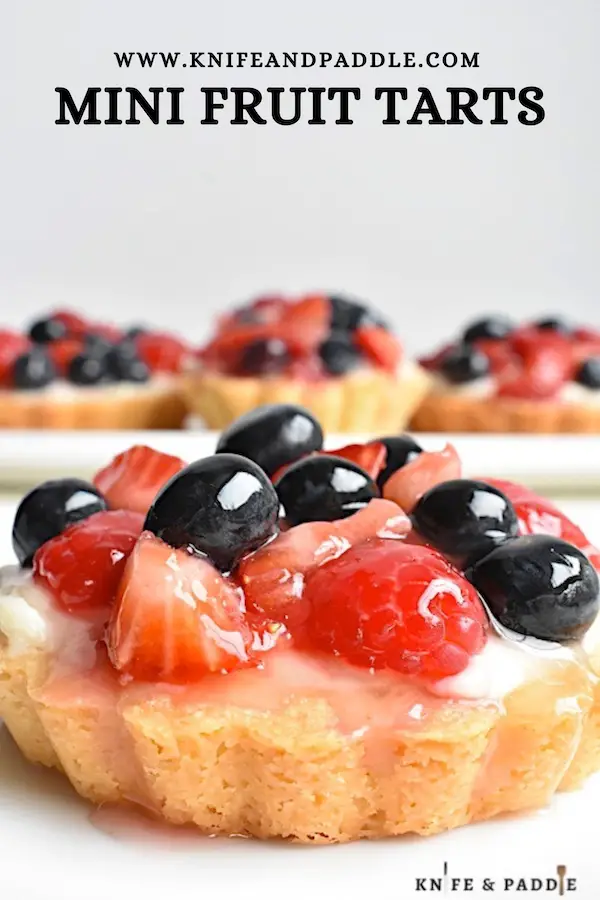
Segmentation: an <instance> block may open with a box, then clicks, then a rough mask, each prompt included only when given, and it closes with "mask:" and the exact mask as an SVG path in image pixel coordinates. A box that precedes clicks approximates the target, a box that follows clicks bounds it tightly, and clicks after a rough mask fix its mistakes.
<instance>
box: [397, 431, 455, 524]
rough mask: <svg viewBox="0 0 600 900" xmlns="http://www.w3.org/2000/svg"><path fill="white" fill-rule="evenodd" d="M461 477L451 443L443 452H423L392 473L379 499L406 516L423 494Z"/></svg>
mask: <svg viewBox="0 0 600 900" xmlns="http://www.w3.org/2000/svg"><path fill="white" fill-rule="evenodd" d="M460 476H461V463H460V459H459V457H458V453H457V452H456V450H455V449H454V447H453V446H452V444H446V446H445V447H444V449H443V450H438V451H435V452H430V453H427V452H423V453H419V455H418V456H417V457H416V458H415V459H413V460H411V461H410V462H409V463H407V464H406V465H405V466H402V468H401V469H398V470H397V471H396V472H394V473H393V474H392V475H391V476H390V477H389V478H388V480H387V481H386V482H385V484H384V486H383V496H384V497H386V499H388V500H393V501H394V503H397V504H398V506H401V507H402V509H403V510H404V511H405V512H407V513H409V512H412V509H413V507H414V505H415V504H416V502H417V500H419V499H420V498H421V497H422V496H423V494H424V493H425V491H428V490H429V488H432V487H435V485H436V484H441V482H442V481H452V480H453V479H455V478H460Z"/></svg>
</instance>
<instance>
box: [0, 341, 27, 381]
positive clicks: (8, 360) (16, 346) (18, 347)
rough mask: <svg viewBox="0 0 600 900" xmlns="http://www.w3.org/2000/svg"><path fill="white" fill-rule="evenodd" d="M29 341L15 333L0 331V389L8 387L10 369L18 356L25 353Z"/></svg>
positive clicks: (10, 375)
mask: <svg viewBox="0 0 600 900" xmlns="http://www.w3.org/2000/svg"><path fill="white" fill-rule="evenodd" d="M30 347H31V341H30V340H29V338H28V337H26V336H25V335H24V334H19V333H18V332H16V331H7V330H1V331H0V387H10V385H11V382H12V367H13V364H14V362H15V360H16V358H17V357H18V356H21V354H22V353H27V351H28V350H29V348H30Z"/></svg>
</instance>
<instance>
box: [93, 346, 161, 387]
mask: <svg viewBox="0 0 600 900" xmlns="http://www.w3.org/2000/svg"><path fill="white" fill-rule="evenodd" d="M103 361H104V362H105V364H106V369H107V372H108V374H109V377H111V378H114V379H115V380H116V381H133V382H137V383H143V382H146V381H148V380H149V379H150V369H149V368H148V366H147V365H146V363H145V362H143V361H142V360H141V359H140V358H139V356H138V355H137V348H136V346H135V344H134V343H133V342H132V341H122V342H121V343H120V344H117V345H116V346H114V347H113V348H112V349H111V350H109V351H108V353H107V354H106V357H105V359H104V360H103Z"/></svg>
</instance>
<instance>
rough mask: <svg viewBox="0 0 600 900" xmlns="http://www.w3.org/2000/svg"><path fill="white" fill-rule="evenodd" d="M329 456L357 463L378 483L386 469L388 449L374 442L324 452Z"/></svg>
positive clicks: (349, 445) (348, 445)
mask: <svg viewBox="0 0 600 900" xmlns="http://www.w3.org/2000/svg"><path fill="white" fill-rule="evenodd" d="M321 452H322V453H325V454H326V455H327V456H341V457H342V458H343V459H349V460H350V462H353V463H356V465H357V466H360V467H361V469H364V471H365V472H366V473H367V475H370V476H371V478H372V479H373V481H377V476H378V475H379V473H380V472H381V471H382V469H383V468H384V467H385V463H386V457H387V449H386V446H385V444H381V443H379V442H378V441H373V443H372V444H347V445H346V446H345V447H341V448H340V449H339V450H323V451H321Z"/></svg>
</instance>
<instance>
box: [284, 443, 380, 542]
mask: <svg viewBox="0 0 600 900" xmlns="http://www.w3.org/2000/svg"><path fill="white" fill-rule="evenodd" d="M275 489H276V491H277V494H278V495H279V499H280V501H281V504H282V506H283V510H284V512H285V517H286V519H287V521H288V523H289V524H290V525H299V524H300V523H301V522H332V521H333V520H334V519H345V518H346V517H347V516H351V515H352V513H355V512H356V511H357V510H359V509H362V508H363V507H364V506H366V505H367V503H369V501H370V500H372V499H373V498H374V497H378V496H379V491H378V489H377V485H376V484H375V482H374V481H373V480H372V479H371V478H369V476H368V475H367V473H366V472H365V471H363V469H361V468H360V467H359V466H357V465H355V464H354V463H351V462H349V461H348V460H347V459H343V458H342V457H341V456H319V455H316V456H309V457H307V458H306V459H300V460H298V462H296V463H294V464H293V465H292V466H290V467H289V469H286V470H285V472H284V473H283V475H281V477H280V478H278V479H277V481H276V482H275Z"/></svg>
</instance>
